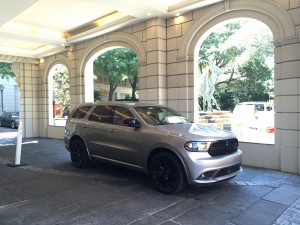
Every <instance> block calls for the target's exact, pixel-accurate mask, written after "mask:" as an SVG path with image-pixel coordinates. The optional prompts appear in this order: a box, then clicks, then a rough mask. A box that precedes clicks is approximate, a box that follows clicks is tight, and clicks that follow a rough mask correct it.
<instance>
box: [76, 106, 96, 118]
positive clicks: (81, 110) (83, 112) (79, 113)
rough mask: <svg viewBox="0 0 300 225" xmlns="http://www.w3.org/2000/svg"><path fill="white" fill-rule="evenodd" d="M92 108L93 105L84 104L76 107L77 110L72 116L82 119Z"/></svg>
mask: <svg viewBox="0 0 300 225" xmlns="http://www.w3.org/2000/svg"><path fill="white" fill-rule="evenodd" d="M91 108H92V106H83V107H80V108H78V109H76V111H75V112H74V113H73V115H72V118H77V119H82V118H83V117H85V115H86V114H87V112H88V111H89V110H90V109H91Z"/></svg>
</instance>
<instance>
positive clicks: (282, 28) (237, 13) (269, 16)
mask: <svg viewBox="0 0 300 225" xmlns="http://www.w3.org/2000/svg"><path fill="white" fill-rule="evenodd" d="M238 17H244V18H245V17H248V18H252V19H256V20H259V21H261V22H263V23H265V24H266V25H267V26H268V27H269V28H270V29H271V31H272V33H273V37H274V41H275V43H278V42H279V43H280V42H281V41H282V40H286V39H293V38H295V35H296V34H295V27H294V24H293V21H292V19H291V17H290V16H289V14H288V13H287V12H286V11H285V10H284V9H282V8H281V7H280V6H279V5H278V4H277V3H274V2H271V1H260V0H253V1H247V0H231V1H229V0H228V1H225V2H224V3H219V4H216V6H214V7H211V8H210V9H209V10H207V11H206V12H205V13H204V14H202V15H201V16H200V17H199V18H197V19H196V20H195V21H194V23H193V24H192V26H191V27H190V29H189V30H188V32H187V33H186V35H185V36H184V38H183V40H182V42H181V45H180V48H179V52H178V58H179V59H181V60H184V59H186V58H187V57H193V56H194V49H195V47H196V45H197V43H198V40H199V39H200V38H201V36H202V35H203V34H204V33H206V32H207V31H208V30H209V29H210V28H211V27H213V26H214V25H216V24H218V23H220V22H222V21H224V20H228V19H233V18H238Z"/></svg>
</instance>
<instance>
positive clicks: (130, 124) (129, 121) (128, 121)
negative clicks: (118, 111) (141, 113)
mask: <svg viewBox="0 0 300 225" xmlns="http://www.w3.org/2000/svg"><path fill="white" fill-rule="evenodd" d="M123 124H126V125H127V126H128V127H135V128H139V127H141V126H140V123H139V121H137V119H135V118H130V119H125V120H124V121H123Z"/></svg>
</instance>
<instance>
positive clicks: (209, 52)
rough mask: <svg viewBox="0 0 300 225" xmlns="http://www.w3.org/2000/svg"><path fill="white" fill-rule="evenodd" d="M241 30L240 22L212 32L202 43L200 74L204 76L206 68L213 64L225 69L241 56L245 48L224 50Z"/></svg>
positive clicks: (234, 47) (232, 47)
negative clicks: (226, 43) (225, 44)
mask: <svg viewBox="0 0 300 225" xmlns="http://www.w3.org/2000/svg"><path fill="white" fill-rule="evenodd" d="M240 28H241V23H240V22H233V23H229V24H225V25H224V26H223V27H221V28H219V29H218V30H217V31H215V32H212V33H211V34H210V35H209V36H208V37H207V38H206V39H205V40H204V42H203V43H202V45H201V47H200V50H199V64H198V68H199V73H200V74H202V73H203V72H204V71H205V68H207V67H209V66H210V65H211V64H214V65H216V66H218V67H219V68H225V67H226V66H227V65H228V64H230V63H231V62H232V61H234V59H235V58H236V57H237V56H239V55H241V54H242V53H243V51H244V50H245V49H244V48H239V47H237V46H229V47H228V48H224V47H223V45H224V43H225V42H226V41H227V40H228V39H229V38H230V37H231V36H232V35H233V34H235V32H236V31H237V30H239V29H240Z"/></svg>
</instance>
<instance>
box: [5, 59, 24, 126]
mask: <svg viewBox="0 0 300 225" xmlns="http://www.w3.org/2000/svg"><path fill="white" fill-rule="evenodd" d="M19 92H20V91H19V86H18V83H17V79H16V76H15V74H14V73H13V71H12V64H11V63H5V62H0V116H1V117H0V126H1V127H10V128H13V129H14V128H18V125H19V112H20V106H19V102H20V93H19ZM4 132H8V130H7V131H6V130H5V131H4Z"/></svg>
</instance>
